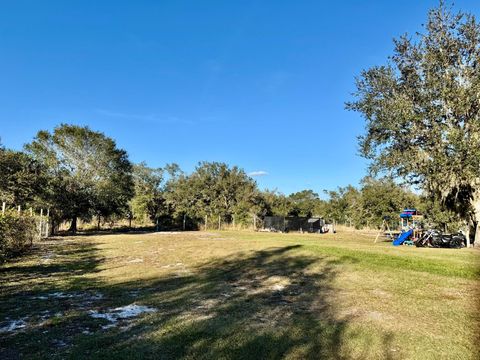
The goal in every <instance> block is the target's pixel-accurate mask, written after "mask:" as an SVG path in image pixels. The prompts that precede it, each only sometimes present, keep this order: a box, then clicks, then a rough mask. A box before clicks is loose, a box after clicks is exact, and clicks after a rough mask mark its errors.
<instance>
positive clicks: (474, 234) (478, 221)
mask: <svg viewBox="0 0 480 360" xmlns="http://www.w3.org/2000/svg"><path fill="white" fill-rule="evenodd" d="M472 207H473V217H474V220H473V221H472V222H471V228H470V233H469V235H470V236H469V237H468V238H467V247H470V244H472V243H474V241H475V240H476V242H477V246H478V242H479V241H480V196H478V195H477V196H475V197H474V198H473V201H472Z"/></svg>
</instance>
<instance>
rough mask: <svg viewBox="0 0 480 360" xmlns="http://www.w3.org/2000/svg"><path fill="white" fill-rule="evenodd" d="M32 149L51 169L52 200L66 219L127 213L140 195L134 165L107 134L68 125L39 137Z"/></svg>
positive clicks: (35, 156)
mask: <svg viewBox="0 0 480 360" xmlns="http://www.w3.org/2000/svg"><path fill="white" fill-rule="evenodd" d="M26 150H27V151H28V153H29V154H30V155H31V156H32V157H33V158H34V159H35V160H36V161H38V162H39V163H41V164H42V165H43V166H44V167H45V169H47V174H48V176H49V182H48V186H49V189H48V190H49V191H48V192H47V193H48V195H47V196H46V198H47V199H46V200H47V201H48V202H50V203H51V204H52V206H53V207H54V209H55V210H56V211H57V212H58V213H59V216H60V218H61V219H62V220H66V219H68V218H76V217H82V218H85V219H88V218H90V217H91V216H92V215H97V216H104V217H106V216H110V215H113V214H119V213H122V212H124V211H125V210H126V207H127V202H128V200H130V198H131V197H132V196H133V191H134V189H133V179H132V174H131V173H132V165H131V163H130V161H129V160H128V156H127V153H126V152H125V151H124V150H122V149H118V148H117V147H116V144H115V142H114V141H113V140H112V139H110V138H108V137H106V136H105V135H104V134H102V133H99V132H95V131H92V130H90V129H89V128H88V127H79V126H74V125H65V124H62V125H60V126H58V127H56V128H55V130H54V131H53V133H49V132H47V131H40V132H38V134H37V136H36V138H35V139H34V141H33V142H32V143H30V144H28V145H26Z"/></svg>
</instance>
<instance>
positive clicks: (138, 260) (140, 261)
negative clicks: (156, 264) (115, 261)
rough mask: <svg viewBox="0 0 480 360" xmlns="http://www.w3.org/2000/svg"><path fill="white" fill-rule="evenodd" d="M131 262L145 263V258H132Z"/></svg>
mask: <svg viewBox="0 0 480 360" xmlns="http://www.w3.org/2000/svg"><path fill="white" fill-rule="evenodd" d="M129 263H131V264H135V263H143V259H140V258H137V259H133V260H130V261H129Z"/></svg>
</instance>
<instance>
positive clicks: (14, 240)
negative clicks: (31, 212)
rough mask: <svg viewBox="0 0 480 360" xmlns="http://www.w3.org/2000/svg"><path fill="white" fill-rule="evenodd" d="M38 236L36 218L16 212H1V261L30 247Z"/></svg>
mask: <svg viewBox="0 0 480 360" xmlns="http://www.w3.org/2000/svg"><path fill="white" fill-rule="evenodd" d="M36 236H37V229H36V225H35V219H34V218H33V217H31V216H25V215H19V214H17V213H16V212H7V213H6V214H3V215H2V214H0V262H3V261H5V259H6V258H8V257H11V256H14V255H18V254H20V253H22V252H23V251H25V250H26V249H27V248H29V247H30V246H31V245H32V243H33V240H34V238H35V237H36Z"/></svg>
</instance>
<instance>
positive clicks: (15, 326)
mask: <svg viewBox="0 0 480 360" xmlns="http://www.w3.org/2000/svg"><path fill="white" fill-rule="evenodd" d="M26 326H27V323H26V322H25V320H24V319H19V320H11V321H7V322H6V323H4V325H3V326H1V327H0V334H1V333H7V332H13V331H16V330H19V329H23V328H25V327H26Z"/></svg>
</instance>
